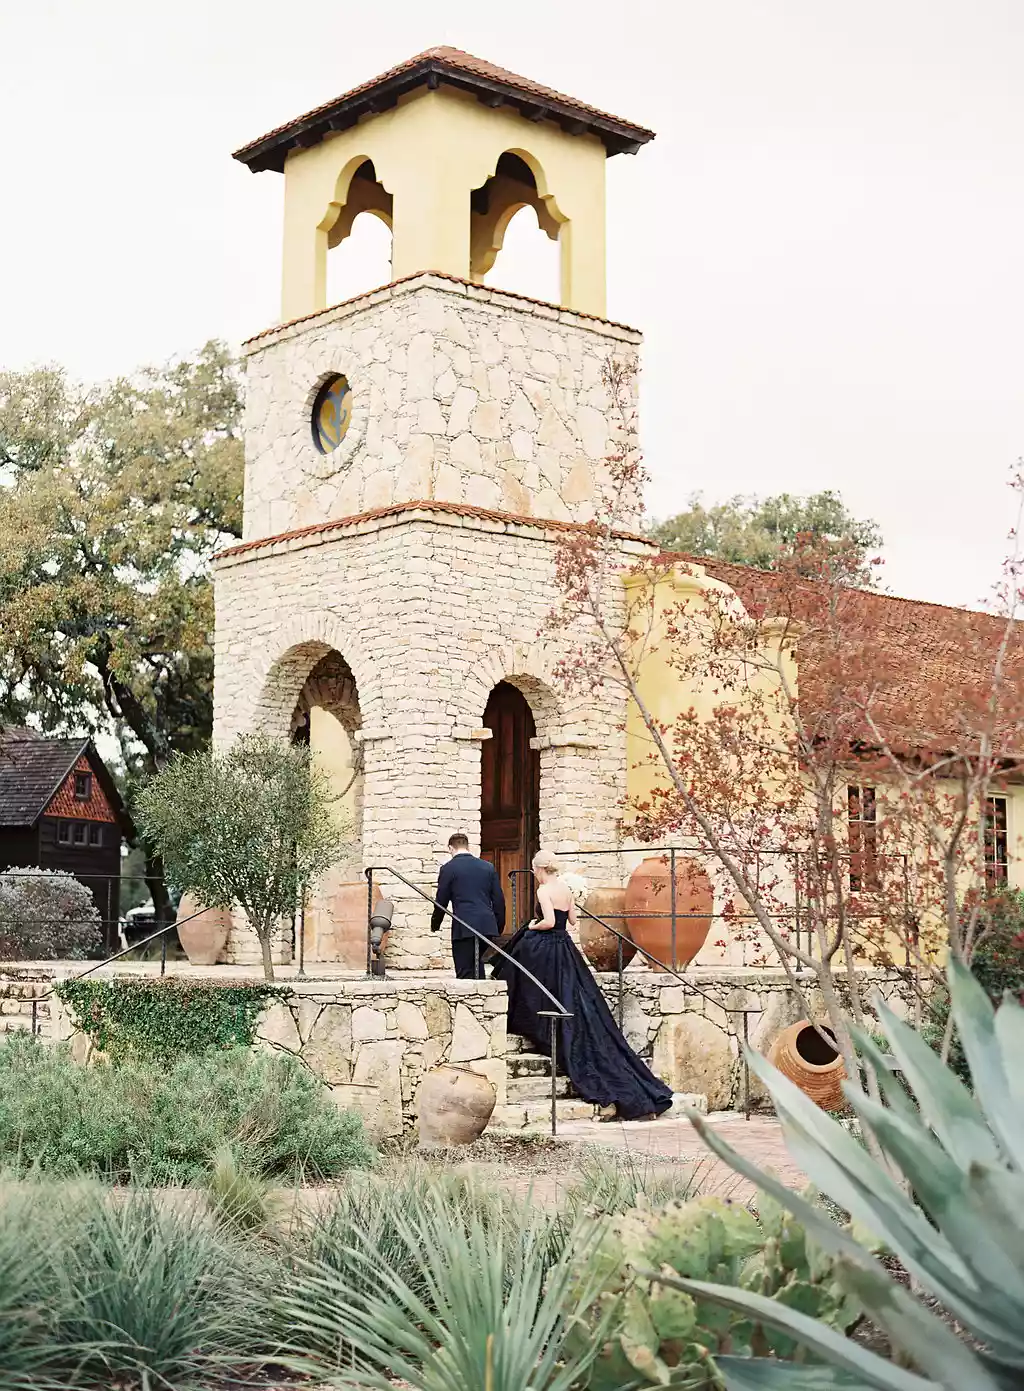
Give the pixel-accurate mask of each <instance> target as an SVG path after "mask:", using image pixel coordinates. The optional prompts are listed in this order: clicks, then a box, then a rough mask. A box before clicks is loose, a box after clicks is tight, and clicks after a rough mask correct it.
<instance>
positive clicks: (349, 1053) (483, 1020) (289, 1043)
mask: <svg viewBox="0 0 1024 1391" xmlns="http://www.w3.org/2000/svg"><path fill="white" fill-rule="evenodd" d="M507 1006H508V1000H507V993H506V988H505V985H504V984H503V983H502V982H499V981H457V980H452V979H450V978H445V977H443V976H440V977H439V978H438V979H437V980H431V979H429V978H427V979H423V978H422V977H421V978H420V979H419V980H418V981H415V982H410V981H405V980H401V981H390V980H385V981H345V982H338V983H337V984H329V983H325V982H321V983H313V984H308V985H306V984H301V985H296V986H295V987H294V991H293V994H292V996H291V999H289V1000H288V1001H287V1002H282V1003H275V1004H274V1005H272V1006H271V1007H270V1008H269V1009H268V1010H267V1012H266V1013H265V1014H264V1016H263V1019H262V1020H261V1021H260V1025H259V1030H258V1034H257V1041H258V1043H259V1045H260V1046H261V1047H264V1048H270V1049H277V1050H283V1051H285V1052H288V1053H292V1054H294V1055H295V1056H296V1057H298V1058H299V1059H301V1061H302V1062H304V1063H305V1064H306V1065H307V1066H308V1067H310V1068H312V1070H313V1071H314V1072H316V1073H317V1074H318V1075H319V1076H320V1077H322V1078H323V1079H324V1081H325V1082H326V1083H327V1084H328V1085H329V1086H330V1088H331V1090H332V1092H333V1093H334V1096H335V1098H336V1100H337V1101H338V1103H339V1104H340V1105H342V1106H347V1107H353V1108H354V1109H355V1110H357V1111H359V1112H361V1114H362V1115H363V1117H364V1119H365V1121H366V1124H367V1127H368V1128H369V1130H370V1131H371V1132H372V1133H373V1134H374V1135H375V1136H377V1137H378V1138H383V1137H387V1136H395V1135H400V1134H401V1133H402V1131H403V1129H406V1128H408V1127H410V1126H412V1125H413V1124H414V1123H415V1119H416V1093H417V1090H418V1088H419V1084H420V1081H421V1079H422V1077H423V1074H424V1073H425V1072H427V1071H428V1070H429V1069H430V1068H432V1067H436V1066H437V1064H438V1063H458V1064H460V1065H461V1066H463V1067H467V1068H469V1069H470V1070H471V1071H473V1072H479V1073H482V1074H483V1075H484V1076H485V1077H487V1078H488V1079H489V1080H490V1082H491V1083H492V1085H493V1086H494V1088H495V1091H496V1093H497V1104H498V1105H499V1106H504V1104H505V1099H506V1094H505V1088H506V1069H505V1054H506V1035H505V1014H506V1010H507Z"/></svg>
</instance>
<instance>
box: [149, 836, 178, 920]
mask: <svg viewBox="0 0 1024 1391" xmlns="http://www.w3.org/2000/svg"><path fill="white" fill-rule="evenodd" d="M145 855H146V887H147V888H148V889H149V893H150V897H151V898H152V900H153V912H154V913H155V915H156V925H157V927H166V926H167V924H168V923H172V922H173V921H174V909H173V907H172V906H171V896H170V894H169V893H168V892H167V885H166V883H165V882H164V865H163V861H162V860H161V858H160V856H159V855H157V854H154V853H153V852H152V851H150V850H149V849H148V848H145ZM168 936H170V933H168Z"/></svg>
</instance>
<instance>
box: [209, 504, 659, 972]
mask: <svg viewBox="0 0 1024 1391" xmlns="http://www.w3.org/2000/svg"><path fill="white" fill-rule="evenodd" d="M556 541H557V535H556V534H554V533H552V532H551V531H550V530H546V529H542V528H540V527H537V526H532V525H526V524H517V523H512V522H503V521H493V520H487V519H484V518H478V517H462V516H457V515H453V514H450V513H443V512H433V511H431V510H430V509H429V508H423V509H416V510H413V511H409V512H404V513H400V514H398V515H395V516H389V517H384V518H377V519H374V520H372V521H371V520H367V521H362V522H357V523H353V524H351V525H348V526H345V527H342V528H340V529H338V530H336V531H328V532H324V533H316V534H314V535H311V536H305V537H296V538H292V539H285V540H282V541H279V542H276V543H273V544H271V545H267V546H262V547H259V548H256V549H252V550H246V549H244V548H243V549H241V550H238V551H235V552H234V553H231V552H229V553H227V554H226V555H225V557H224V558H223V559H221V560H220V561H219V562H218V564H217V568H216V605H217V630H216V643H215V659H216V670H215V686H214V689H215V720H214V738H215V741H216V742H217V743H218V744H224V743H225V742H226V741H228V740H230V739H231V738H232V737H234V736H235V735H236V734H238V733H240V732H243V731H247V730H251V729H255V728H261V729H265V730H267V731H269V732H271V733H277V734H281V735H282V736H284V735H287V733H288V730H289V728H290V722H291V719H292V715H293V712H294V710H295V705H296V702H297V700H298V698H299V693H300V692H301V690H302V688H303V684H304V682H305V680H306V678H307V676H308V675H309V672H310V671H311V670H312V669H313V667H314V666H315V664H316V663H317V662H318V661H320V660H321V658H322V657H323V656H324V655H325V654H326V653H328V652H330V651H337V652H339V653H340V654H341V656H342V657H343V658H344V660H345V662H346V663H347V665H348V667H349V669H350V670H351V672H352V674H353V677H354V679H355V684H356V687H357V698H358V704H359V711H360V716H361V727H360V728H359V729H358V730H357V731H356V734H355V738H356V739H357V740H358V741H359V742H360V743H361V745H362V750H363V767H364V773H363V793H362V821H363V824H362V847H363V863H364V865H393V866H395V867H396V868H397V869H399V870H400V871H401V872H402V873H403V874H405V875H406V876H407V877H409V878H411V879H412V880H414V881H415V882H416V883H419V884H422V885H423V886H424V887H425V888H432V887H433V885H434V883H435V882H436V876H437V870H438V868H439V865H440V864H441V862H442V861H443V859H444V858H445V857H446V853H447V852H446V842H447V838H448V836H449V834H450V833H451V832H452V831H453V830H456V829H461V830H465V831H466V832H467V833H468V834H469V835H470V837H471V838H475V837H477V836H478V835H479V824H480V747H481V742H482V739H483V737H484V735H485V734H486V731H484V730H482V729H481V725H482V720H483V712H484V707H485V705H486V703H487V698H488V695H489V694H490V691H491V690H492V689H493V687H494V686H495V685H496V684H497V683H498V682H499V681H502V680H507V681H511V682H512V683H513V684H515V685H517V686H518V687H519V688H520V689H521V690H522V692H523V694H524V695H525V696H526V698H527V700H528V701H529V703H530V705H531V708H532V710H533V714H534V718H535V721H536V726H537V744H538V747H539V749H540V815H541V824H540V833H541V840H542V843H543V844H545V845H546V846H549V847H550V848H552V849H555V850H566V851H571V850H576V849H580V848H590V849H603V848H609V849H611V848H615V847H616V846H617V845H618V816H619V811H620V806H621V800H622V797H623V796H624V793H625V778H626V750H625V740H624V739H623V737H622V732H621V727H622V724H623V721H624V717H625V704H624V697H623V696H622V694H621V692H619V691H617V690H615V689H614V688H612V687H609V688H608V689H606V690H604V691H599V692H597V693H595V694H594V695H589V696H587V697H586V698H583V697H576V698H569V697H566V696H565V695H564V694H562V693H561V692H560V691H559V689H558V683H557V681H556V679H555V674H554V666H555V662H556V660H557V653H556V652H555V651H554V650H553V649H552V647H551V646H550V644H548V643H547V642H546V641H545V640H543V639H542V638H541V637H538V634H539V633H540V632H541V631H542V629H543V627H544V623H545V620H546V617H547V614H548V611H549V609H550V607H551V605H552V602H553V599H554V594H555V586H554V562H555V550H556ZM631 544H632V543H623V549H624V554H628V552H629V547H630V545H631ZM570 640H571V637H570ZM474 848H475V847H474ZM601 864H602V872H603V873H604V874H605V875H607V876H608V881H609V882H610V881H614V882H618V866H617V865H616V864H615V862H614V859H612V860H611V861H610V862H605V861H604V860H602V861H601ZM382 888H383V891H384V892H385V893H386V894H389V895H390V896H391V897H393V898H395V899H396V901H397V902H398V908H399V911H398V912H397V913H396V917H395V931H394V932H393V934H392V938H391V942H390V944H389V949H388V964H389V968H406V969H411V970H422V969H425V968H427V967H430V966H435V965H443V964H447V944H446V943H445V942H444V941H443V940H441V939H440V938H438V937H433V936H431V934H430V933H429V932H428V931H426V930H425V929H426V926H427V919H428V917H429V910H428V908H427V906H426V905H425V904H423V903H422V902H421V901H420V900H418V899H416V898H415V896H414V895H413V894H412V893H411V891H409V890H407V889H405V888H404V887H403V886H402V885H401V884H400V883H398V882H397V881H395V880H393V879H392V880H389V881H382ZM444 935H445V934H442V937H443V936H444ZM231 953H232V959H233V960H237V961H246V960H252V959H255V942H254V940H253V939H252V938H251V936H250V934H248V933H245V932H242V931H238V932H236V933H234V934H233V937H232V943H231Z"/></svg>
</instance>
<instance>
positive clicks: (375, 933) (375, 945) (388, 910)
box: [370, 898, 395, 976]
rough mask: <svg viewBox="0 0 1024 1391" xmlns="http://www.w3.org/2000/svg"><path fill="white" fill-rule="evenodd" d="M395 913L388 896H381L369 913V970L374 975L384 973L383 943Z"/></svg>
mask: <svg viewBox="0 0 1024 1391" xmlns="http://www.w3.org/2000/svg"><path fill="white" fill-rule="evenodd" d="M394 915H395V905H394V904H393V903H392V901H391V899H390V898H382V899H381V900H380V902H379V903H377V904H376V905H375V906H374V910H373V912H372V913H371V914H370V950H371V951H372V952H373V961H372V963H371V966H370V971H371V973H372V974H373V975H375V976H382V975H383V974H384V945H385V939H386V938H387V935H388V932H389V931H390V930H391V919H392V918H393V917H394Z"/></svg>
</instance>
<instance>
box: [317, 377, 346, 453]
mask: <svg viewBox="0 0 1024 1391" xmlns="http://www.w3.org/2000/svg"><path fill="white" fill-rule="evenodd" d="M351 420H352V388H351V387H350V386H349V384H348V378H347V377H338V376H335V377H328V379H327V380H326V381H325V382H324V384H323V386H322V387H321V388H320V390H319V391H318V392H317V394H316V400H315V401H314V402H313V420H312V425H313V443H314V444H315V445H316V447H317V449H319V451H320V453H321V454H330V453H332V451H333V450H335V449H337V447H338V445H339V444H340V443H341V442H342V440H343V439H344V438H345V432H346V431H347V430H348V427H349V424H350V422H351Z"/></svg>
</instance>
